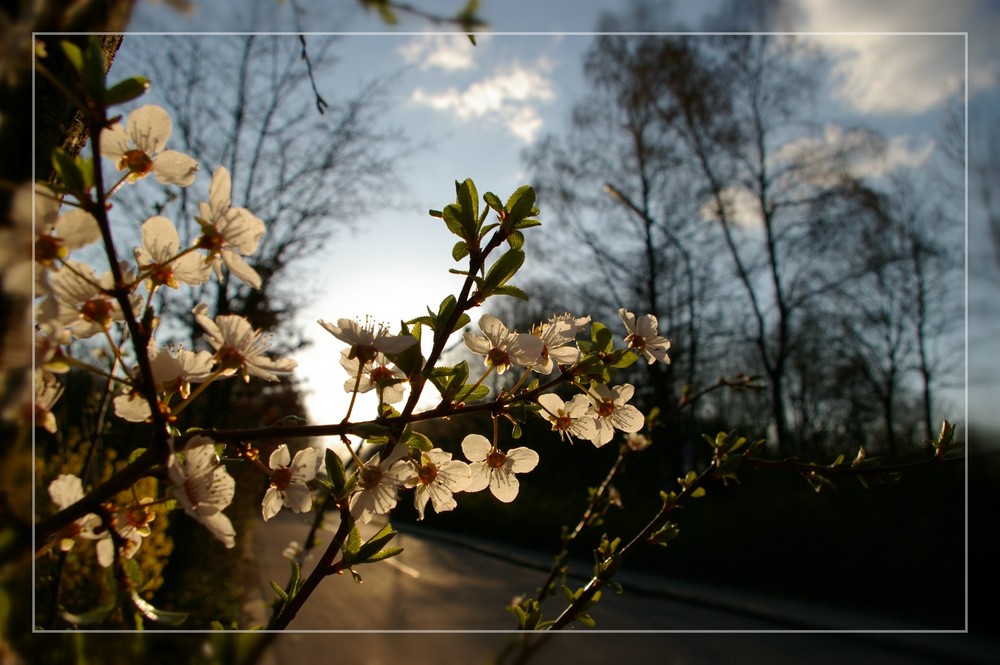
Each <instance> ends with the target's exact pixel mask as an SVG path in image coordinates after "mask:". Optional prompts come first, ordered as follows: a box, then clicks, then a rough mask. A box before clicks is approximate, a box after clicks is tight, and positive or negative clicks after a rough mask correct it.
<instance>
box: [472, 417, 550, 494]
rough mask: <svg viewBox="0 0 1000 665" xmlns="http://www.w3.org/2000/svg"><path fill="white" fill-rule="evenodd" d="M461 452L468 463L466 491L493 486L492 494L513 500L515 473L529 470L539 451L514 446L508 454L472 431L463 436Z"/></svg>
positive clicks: (517, 487) (534, 464)
mask: <svg viewBox="0 0 1000 665" xmlns="http://www.w3.org/2000/svg"><path fill="white" fill-rule="evenodd" d="M462 452H463V453H465V457H466V459H468V460H469V461H470V462H472V464H470V465H469V471H470V476H469V484H468V485H467V486H466V488H465V491H466V492H478V491H480V490H483V489H486V488H487V487H489V488H490V492H492V493H493V496H495V497H496V498H498V499H500V500H501V501H503V502H504V503H510V502H511V501H513V500H514V498H515V497H516V496H517V492H518V489H519V484H518V481H517V477H516V476H515V475H514V474H515V473H527V472H528V471H531V470H532V469H534V468H535V467H536V466H537V465H538V453H536V452H535V451H534V450H532V449H531V448H523V447H522V448H512V449H511V450H508V451H507V452H506V453H503V452H500V450H498V449H495V448H494V447H493V444H491V443H490V441H489V439H487V438H486V437H485V436H483V435H481V434H469V435H468V436H466V437H465V438H464V439H462Z"/></svg>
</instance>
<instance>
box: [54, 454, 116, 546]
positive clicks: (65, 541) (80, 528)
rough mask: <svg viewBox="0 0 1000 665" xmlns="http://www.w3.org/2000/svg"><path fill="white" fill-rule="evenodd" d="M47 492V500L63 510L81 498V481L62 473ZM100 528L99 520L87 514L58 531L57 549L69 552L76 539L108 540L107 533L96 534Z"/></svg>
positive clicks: (91, 514)
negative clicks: (49, 499)
mask: <svg viewBox="0 0 1000 665" xmlns="http://www.w3.org/2000/svg"><path fill="white" fill-rule="evenodd" d="M48 490H49V498H51V499H52V503H54V504H56V508H58V509H59V510H65V509H66V508H69V507H70V506H72V505H73V504H74V503H76V502H77V501H79V500H80V499H82V498H83V481H82V480H80V478H79V476H74V475H72V474H69V473H64V474H61V475H60V476H59V477H58V478H56V479H55V480H53V481H52V482H51V483H49V487H48ZM100 526H101V518H100V517H98V516H97V515H95V514H94V513H87V514H86V515H84V516H83V517H80V518H78V519H77V520H76V521H74V522H73V523H72V524H70V525H69V526H67V527H65V528H63V529H62V530H60V532H59V534H58V535H59V536H61V538H60V541H59V549H61V550H62V551H63V552H67V551H69V550H70V549H72V548H73V545H74V543H75V542H76V538H77V537H82V538H87V539H90V540H97V539H99V538H108V537H109V534H108V533H107V532H104V533H102V534H101V535H98V534H97V532H96V529H98V528H99V527H100Z"/></svg>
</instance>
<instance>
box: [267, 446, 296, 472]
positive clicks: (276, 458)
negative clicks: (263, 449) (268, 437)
mask: <svg viewBox="0 0 1000 665" xmlns="http://www.w3.org/2000/svg"><path fill="white" fill-rule="evenodd" d="M291 462H292V455H291V453H289V452H288V446H286V445H285V444H281V445H280V446H278V447H277V448H275V449H274V452H273V453H271V456H270V457H269V458H268V460H267V465H268V466H270V467H271V469H272V470H274V469H278V468H280V467H285V466H288V465H289V464H291Z"/></svg>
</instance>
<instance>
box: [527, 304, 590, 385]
mask: <svg viewBox="0 0 1000 665" xmlns="http://www.w3.org/2000/svg"><path fill="white" fill-rule="evenodd" d="M589 322H590V317H589V316H585V317H579V318H577V317H574V316H573V315H572V314H561V315H558V316H553V317H552V318H550V319H549V320H548V321H546V322H545V323H542V324H541V325H538V326H535V327H533V328H532V329H531V334H532V335H534V336H535V337H538V338H539V339H540V340H542V350H541V352H540V353H539V358H538V361H537V362H535V363H532V364H531V365H530V367H531V369H533V370H534V371H536V372H538V373H539V374H551V373H552V370H553V369H555V366H556V365H557V364H558V365H575V364H576V363H577V362H578V361H579V360H580V349H578V348H576V346H574V344H575V343H576V336H577V335H578V334H579V332H580V329H581V328H583V326H585V325H587V323H589Z"/></svg>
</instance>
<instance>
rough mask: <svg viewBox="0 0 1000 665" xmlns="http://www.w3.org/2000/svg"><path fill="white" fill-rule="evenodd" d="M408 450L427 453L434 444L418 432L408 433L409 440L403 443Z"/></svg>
mask: <svg viewBox="0 0 1000 665" xmlns="http://www.w3.org/2000/svg"><path fill="white" fill-rule="evenodd" d="M405 443H406V446H407V447H408V448H416V449H417V450H420V451H423V452H427V451H428V450H430V449H432V448H433V447H434V443H433V442H432V441H431V440H430V439H428V438H427V437H426V436H424V435H423V434H421V433H420V432H410V436H409V438H407V439H406V441H405Z"/></svg>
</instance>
